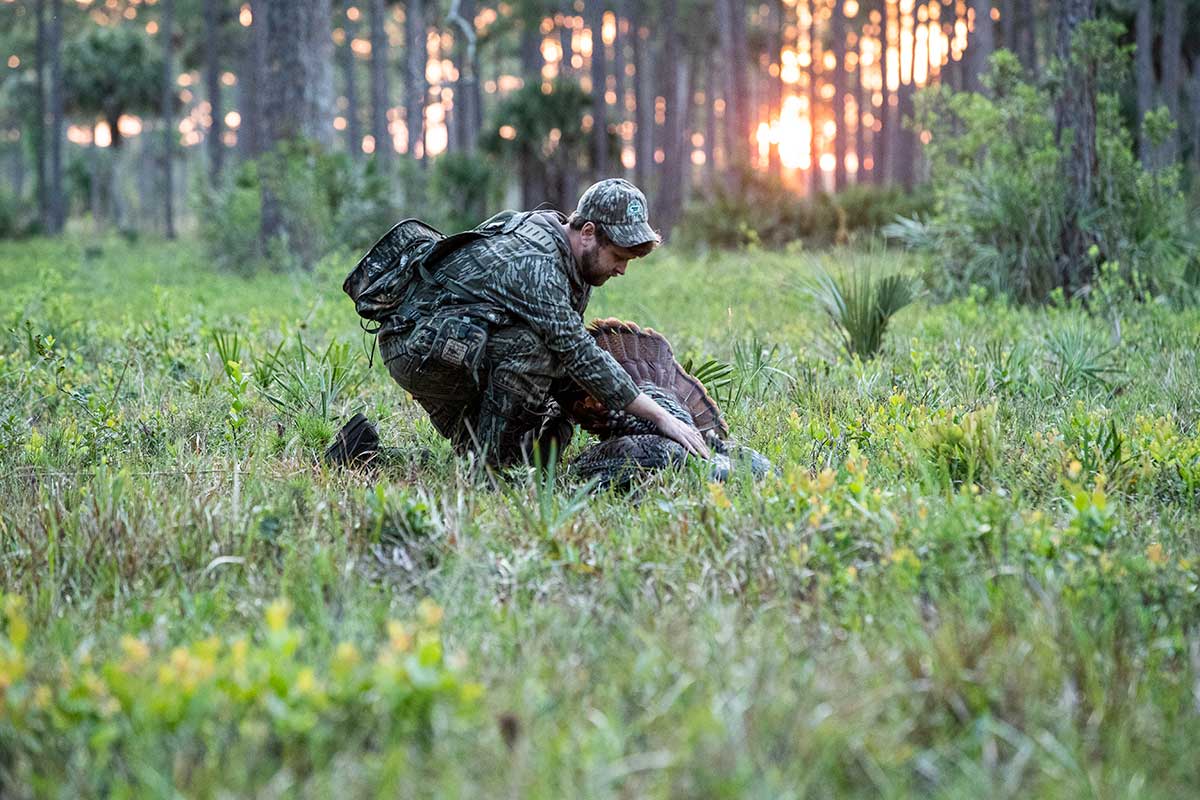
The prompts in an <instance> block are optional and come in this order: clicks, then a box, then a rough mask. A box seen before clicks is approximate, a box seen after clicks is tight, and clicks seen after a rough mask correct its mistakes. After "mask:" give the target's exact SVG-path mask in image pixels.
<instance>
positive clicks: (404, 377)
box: [379, 319, 578, 466]
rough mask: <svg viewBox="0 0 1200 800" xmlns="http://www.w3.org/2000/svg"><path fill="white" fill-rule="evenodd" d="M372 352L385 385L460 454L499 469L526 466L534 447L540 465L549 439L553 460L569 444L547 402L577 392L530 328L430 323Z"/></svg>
mask: <svg viewBox="0 0 1200 800" xmlns="http://www.w3.org/2000/svg"><path fill="white" fill-rule="evenodd" d="M379 351H380V354H381V355H382V357H383V360H384V362H385V363H386V364H387V367H388V372H389V373H391V376H392V379H393V380H395V381H396V383H398V384H400V386H402V387H403V388H404V389H406V390H407V391H408V392H409V393H410V394H412V396H413V397H414V398H415V399H416V401H417V402H418V403H420V405H421V407H422V408H424V409H425V411H426V413H428V414H429V419H430V421H431V422H432V423H433V426H434V428H436V429H437V431H438V433H440V434H441V435H442V436H445V437H446V438H447V439H449V440H450V441H451V442H453V444H454V447H455V449H456V450H458V451H459V452H464V451H466V450H468V449H473V450H476V451H478V452H482V453H483V454H484V455H485V456H486V458H487V460H488V461H489V462H490V463H492V464H495V465H497V466H506V465H509V464H513V463H519V462H521V461H526V460H530V461H532V460H533V457H534V456H533V453H534V448H539V449H540V450H541V452H540V456H541V457H542V460H543V463H544V462H545V458H546V457H548V451H549V446H550V441H551V439H555V440H557V451H558V452H559V453H561V452H562V451H563V450H564V449H565V448H566V445H567V444H568V443H569V442H570V439H571V426H570V425H569V424H568V423H566V422H565V420H563V419H562V418H561V415H560V412H559V407H558V404H557V403H556V402H554V398H556V397H559V398H563V399H564V402H568V401H567V400H566V399H565V398H567V397H573V396H574V395H575V393H576V392H577V391H578V390H577V389H576V388H575V384H574V383H573V382H572V381H571V380H570V379H568V378H565V377H564V376H563V375H562V373H561V371H560V370H559V369H558V365H557V361H556V359H555V358H554V355H553V354H552V353H551V352H550V351H549V350H548V349H547V348H546V346H545V345H544V344H543V343H542V341H541V340H540V339H539V338H538V336H537V335H536V334H535V333H534V332H533V331H532V330H530V329H529V328H526V327H523V326H519V325H508V326H503V327H490V329H489V326H486V325H483V324H479V323H476V322H473V321H466V320H461V319H431V320H425V321H423V322H420V323H418V324H417V325H416V327H415V328H413V330H412V331H411V332H409V333H407V334H405V335H398V336H390V337H387V338H386V339H383V340H381V341H380V343H379Z"/></svg>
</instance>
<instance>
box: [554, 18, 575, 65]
mask: <svg viewBox="0 0 1200 800" xmlns="http://www.w3.org/2000/svg"><path fill="white" fill-rule="evenodd" d="M559 19H560V21H561V24H560V25H559V26H558V45H559V48H560V49H561V50H562V60H561V61H559V62H558V74H559V75H560V76H562V77H564V78H566V77H569V76H570V75H571V73H572V72H574V71H575V68H574V67H573V66H572V65H571V55H572V54H573V52H574V50H573V48H572V47H571V40H572V32H573V31H574V30H575V29H574V28H573V27H571V24H570V23H571V20H573V19H575V4H574V3H571V2H565V3H563V11H562V12H561V14H560V16H559Z"/></svg>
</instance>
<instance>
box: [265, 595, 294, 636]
mask: <svg viewBox="0 0 1200 800" xmlns="http://www.w3.org/2000/svg"><path fill="white" fill-rule="evenodd" d="M291 613H292V604H291V603H289V602H288V600H287V598H285V597H281V598H279V599H278V600H276V601H275V602H274V603H271V605H269V606H267V614H266V619H267V628H268V629H269V630H272V631H281V630H283V629H284V627H286V626H287V621H288V616H289V615H290V614H291Z"/></svg>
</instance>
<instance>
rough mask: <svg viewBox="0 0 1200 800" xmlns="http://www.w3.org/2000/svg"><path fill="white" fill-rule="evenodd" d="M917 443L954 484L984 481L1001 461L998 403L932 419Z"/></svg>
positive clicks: (919, 429) (919, 434)
mask: <svg viewBox="0 0 1200 800" xmlns="http://www.w3.org/2000/svg"><path fill="white" fill-rule="evenodd" d="M916 439H917V443H918V445H919V446H920V447H921V449H922V450H923V451H924V452H925V454H926V456H927V457H928V458H929V461H930V462H931V463H932V464H933V465H934V467H935V468H936V469H937V470H938V471H939V473H940V474H941V475H942V476H943V477H944V478H945V479H946V480H948V481H949V482H950V483H951V484H952V485H955V486H958V485H961V484H963V483H982V482H984V481H986V480H987V479H988V477H989V476H990V475H991V473H992V471H993V470H994V469H995V467H996V464H997V462H998V455H999V453H998V451H999V441H1000V429H999V425H998V423H997V421H996V405H995V404H994V403H993V404H991V405H987V406H984V407H983V408H978V409H975V410H974V411H968V412H966V413H959V412H958V411H957V410H955V411H953V412H951V413H950V414H949V415H948V416H946V417H945V418H943V419H939V420H935V421H931V422H929V423H927V424H926V425H924V426H923V427H921V428H918V429H917V431H916Z"/></svg>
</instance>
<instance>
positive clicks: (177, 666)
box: [0, 595, 482, 796]
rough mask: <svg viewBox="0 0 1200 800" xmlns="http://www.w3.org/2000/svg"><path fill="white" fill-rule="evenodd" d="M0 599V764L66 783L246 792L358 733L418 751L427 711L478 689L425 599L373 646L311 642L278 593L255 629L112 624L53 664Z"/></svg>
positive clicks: (355, 745) (96, 790)
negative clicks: (173, 631) (106, 646)
mask: <svg viewBox="0 0 1200 800" xmlns="http://www.w3.org/2000/svg"><path fill="white" fill-rule="evenodd" d="M0 602H2V603H3V607H4V611H5V617H6V624H5V626H4V629H3V631H2V632H0V711H2V713H0V742H3V743H4V745H5V748H4V749H5V757H4V759H3V767H2V768H0V769H3V771H4V773H6V775H7V777H8V778H10V779H15V780H19V779H22V778H24V779H26V780H30V779H33V780H36V781H37V782H38V783H41V784H43V785H45V784H47V783H53V784H56V785H59V786H61V787H64V788H65V787H67V786H71V787H73V791H74V793H77V794H79V795H97V794H110V793H111V794H118V795H122V794H127V795H129V796H133V795H139V794H146V793H151V794H155V793H158V791H159V790H160V789H161V788H162V787H164V786H172V785H173V786H174V787H175V790H176V791H179V792H184V793H190V792H192V791H195V790H197V789H200V790H203V787H207V786H211V785H212V784H214V783H218V782H219V783H220V785H223V786H225V787H227V788H228V789H229V790H230V791H237V792H238V793H250V794H253V793H256V792H257V791H261V790H262V789H264V788H265V787H266V786H267V785H269V784H270V782H271V780H272V779H273V778H274V777H275V776H276V775H278V774H279V773H280V772H281V771H283V770H287V771H291V772H296V773H301V774H303V773H307V772H311V771H313V770H320V769H325V768H328V767H329V766H330V765H331V764H332V763H334V762H335V760H336V759H337V758H338V757H339V756H340V755H342V754H345V753H356V752H358V751H359V750H360V749H361V748H363V747H369V748H387V749H390V750H392V751H393V752H394V753H395V754H396V755H397V756H399V757H400V758H401V759H404V758H406V757H412V756H417V755H419V753H420V748H421V747H423V746H424V747H427V746H428V744H429V743H430V741H431V740H432V737H433V735H434V731H435V715H437V714H442V713H451V714H455V715H461V716H466V715H467V714H468V713H469V712H470V711H471V710H472V709H473V708H474V707H475V706H476V705H477V700H478V698H479V696H480V694H481V692H482V688H481V687H480V686H479V685H478V684H475V683H471V682H467V681H465V680H463V679H462V678H461V677H460V676H459V674H458V673H457V671H456V670H454V669H453V668H452V667H451V666H450V665H449V664H448V663H447V659H446V657H445V655H444V651H443V647H442V642H441V635H440V633H439V631H438V628H437V626H438V623H440V621H441V618H442V611H441V609H440V608H438V607H437V606H436V605H435V604H433V603H431V602H429V601H426V602H425V603H424V604H423V605H422V606H421V607H420V609H419V610H420V617H419V619H418V620H417V621H416V622H415V624H412V623H410V624H407V625H406V624H402V623H400V622H398V621H392V622H389V623H388V625H387V630H386V636H385V637H380V638H382V639H383V642H382V643H381V644H380V645H379V646H378V647H377V648H374V649H376V651H377V652H376V653H371V652H368V653H367V654H363V653H362V652H361V651H360V649H359V647H358V646H357V645H355V644H354V643H353V642H351V641H347V640H343V641H341V642H340V643H339V644H337V645H336V647H334V648H332V652H328V651H326V652H321V650H320V649H317V648H314V647H312V646H311V645H310V644H309V641H308V640H309V639H310V638H311V637H309V636H306V635H305V633H306V632H305V630H304V629H303V628H302V627H298V626H293V625H291V624H289V620H288V616H289V613H290V610H291V605H290V603H288V602H287V601H286V600H278V601H276V602H274V603H272V604H271V605H270V606H268V607H267V609H266V612H265V614H264V616H265V625H263V627H262V630H261V631H260V632H259V633H258V634H257V635H254V636H245V635H241V636H236V637H231V638H229V639H222V638H219V637H215V636H214V637H207V638H204V639H200V640H198V641H194V642H190V643H185V644H181V645H178V646H175V647H173V648H167V647H162V646H155V645H153V644H151V643H148V642H146V641H145V640H143V639H140V638H136V637H134V636H129V635H126V636H123V637H122V638H121V640H120V644H119V648H115V650H116V651H115V652H111V653H105V654H103V655H100V654H96V655H92V654H90V653H87V654H84V655H81V656H78V657H76V658H74V659H72V660H71V661H70V662H65V661H64V662H62V663H55V664H47V663H41V662H39V661H38V660H37V659H36V657H34V655H33V654H31V653H29V652H27V643H28V636H29V624H28V622H27V620H26V616H25V612H24V606H25V604H24V602H23V598H21V597H19V596H15V595H6V596H0ZM322 649H323V648H322ZM372 655H374V656H375V657H374V658H370V657H369V656H372ZM410 754H411V755H410ZM181 756H182V757H183V758H185V759H187V760H189V761H190V762H191V763H190V765H189V768H188V769H187V770H185V771H183V772H181V771H180V770H179V769H178V764H179V759H180V757H181ZM127 764H128V765H135V766H134V767H133V768H132V769H130V768H127V767H126V766H125V765H127ZM85 765H91V766H90V768H89V767H87V766H85Z"/></svg>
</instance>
